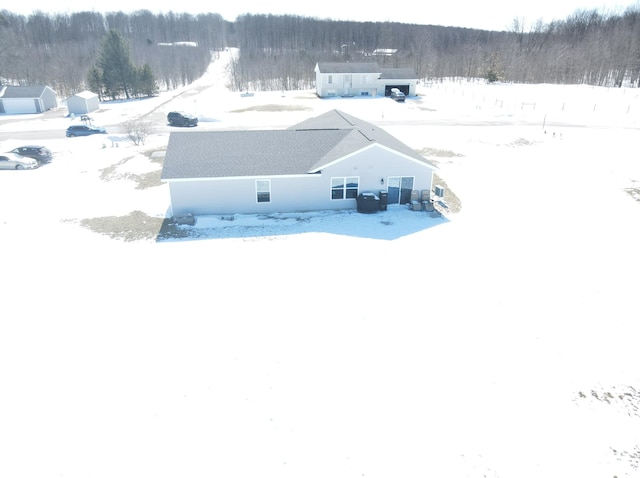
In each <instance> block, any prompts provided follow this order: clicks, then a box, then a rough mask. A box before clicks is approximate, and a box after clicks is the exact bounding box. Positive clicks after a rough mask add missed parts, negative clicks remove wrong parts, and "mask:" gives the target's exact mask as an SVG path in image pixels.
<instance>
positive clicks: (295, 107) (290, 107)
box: [230, 104, 311, 113]
mask: <svg viewBox="0 0 640 478" xmlns="http://www.w3.org/2000/svg"><path fill="white" fill-rule="evenodd" d="M247 111H262V112H267V113H273V112H278V111H311V108H309V107H308V106H300V105H275V104H271V105H257V106H251V107H249V108H242V109H239V110H232V111H230V112H231V113H246V112H247Z"/></svg>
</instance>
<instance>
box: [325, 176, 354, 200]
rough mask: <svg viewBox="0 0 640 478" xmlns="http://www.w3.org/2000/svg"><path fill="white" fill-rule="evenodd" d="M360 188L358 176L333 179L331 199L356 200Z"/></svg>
mask: <svg viewBox="0 0 640 478" xmlns="http://www.w3.org/2000/svg"><path fill="white" fill-rule="evenodd" d="M359 186H360V178H358V177H357V176H348V177H344V178H341V177H335V178H331V199H335V200H340V199H355V198H357V197H358V187H359Z"/></svg>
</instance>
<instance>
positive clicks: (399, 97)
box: [391, 88, 405, 102]
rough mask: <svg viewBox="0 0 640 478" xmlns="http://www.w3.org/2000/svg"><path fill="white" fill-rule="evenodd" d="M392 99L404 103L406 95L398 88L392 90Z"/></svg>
mask: <svg viewBox="0 0 640 478" xmlns="http://www.w3.org/2000/svg"><path fill="white" fill-rule="evenodd" d="M391 99H392V100H395V101H400V102H402V101H404V100H405V95H404V93H403V92H402V91H400V90H399V89H398V88H391Z"/></svg>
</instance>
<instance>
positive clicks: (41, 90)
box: [0, 86, 58, 114]
mask: <svg viewBox="0 0 640 478" xmlns="http://www.w3.org/2000/svg"><path fill="white" fill-rule="evenodd" d="M57 106H58V97H57V95H56V92H55V91H53V90H52V89H51V88H49V87H48V86H4V87H2V89H0V113H5V114H33V113H44V112H45V111H47V110H50V109H52V108H55V107H57Z"/></svg>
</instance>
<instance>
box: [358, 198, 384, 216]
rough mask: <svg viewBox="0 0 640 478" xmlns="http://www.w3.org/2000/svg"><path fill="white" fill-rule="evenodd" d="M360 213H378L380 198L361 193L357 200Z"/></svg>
mask: <svg viewBox="0 0 640 478" xmlns="http://www.w3.org/2000/svg"><path fill="white" fill-rule="evenodd" d="M356 202H357V204H358V212H376V211H377V210H379V208H380V206H379V205H378V203H379V202H380V200H379V199H378V196H376V195H375V194H373V193H360V194H358V197H357V198H356Z"/></svg>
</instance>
